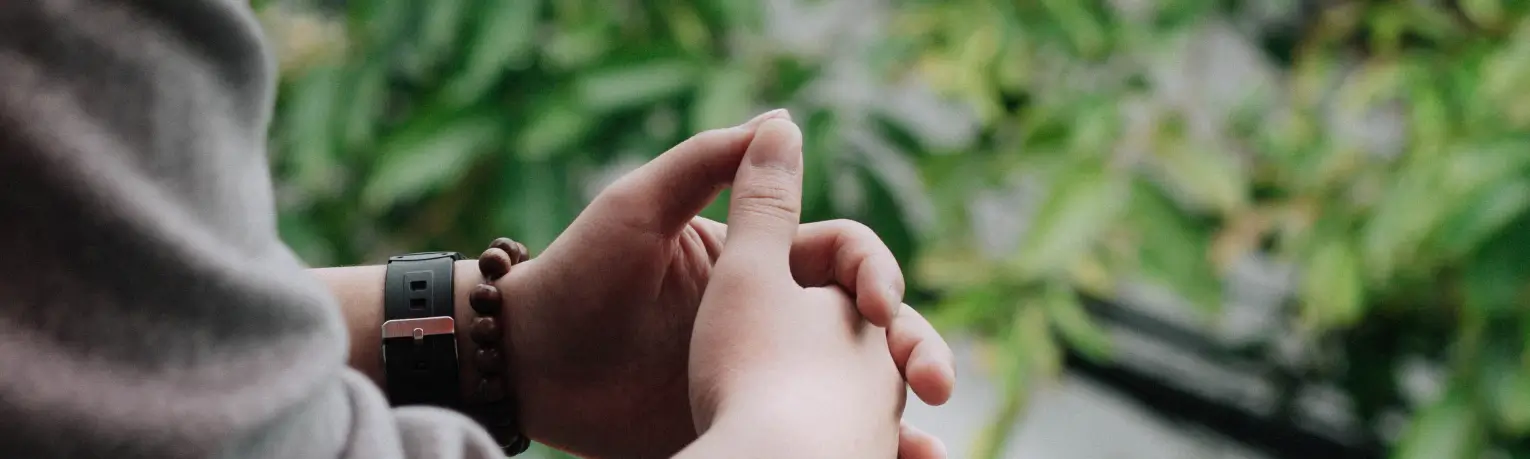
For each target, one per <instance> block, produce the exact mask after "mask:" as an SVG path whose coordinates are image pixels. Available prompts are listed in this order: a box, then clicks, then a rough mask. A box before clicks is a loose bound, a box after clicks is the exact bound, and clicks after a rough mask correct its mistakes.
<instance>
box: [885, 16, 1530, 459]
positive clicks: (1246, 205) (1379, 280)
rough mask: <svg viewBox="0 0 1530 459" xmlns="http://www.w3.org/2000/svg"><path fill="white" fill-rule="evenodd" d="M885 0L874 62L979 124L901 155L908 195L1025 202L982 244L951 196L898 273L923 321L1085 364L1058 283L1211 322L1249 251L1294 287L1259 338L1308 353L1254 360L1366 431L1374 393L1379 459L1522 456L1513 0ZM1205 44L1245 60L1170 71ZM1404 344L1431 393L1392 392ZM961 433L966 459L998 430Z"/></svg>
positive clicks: (1525, 420)
mask: <svg viewBox="0 0 1530 459" xmlns="http://www.w3.org/2000/svg"><path fill="white" fill-rule="evenodd" d="M900 9H901V10H902V11H901V13H902V15H903V16H902V19H901V20H900V21H899V27H900V29H899V33H900V37H901V40H900V41H897V42H894V43H890V44H889V45H888V46H889V47H890V48H893V49H894V50H896V51H895V56H897V57H895V58H893V59H891V61H892V62H895V64H894V65H893V66H892V69H893V70H894V71H907V72H915V73H916V74H917V75H919V76H920V77H922V78H924V79H925V80H926V81H929V82H930V83H932V84H933V85H935V86H937V87H939V88H940V89H942V90H944V91H945V92H946V93H947V94H949V95H951V96H953V97H956V98H958V99H960V100H963V101H965V102H966V103H968V104H970V106H972V107H973V108H974V109H975V111H976V112H977V114H978V116H979V117H980V119H981V120H982V123H983V126H984V131H983V133H982V135H981V136H980V139H978V140H977V141H976V142H975V144H974V145H972V146H970V147H964V148H962V149H958V150H955V151H945V152H939V153H943V154H940V155H932V157H929V158H927V159H926V160H925V161H923V162H922V163H921V167H922V170H923V171H924V172H925V179H927V183H928V184H929V186H930V187H931V189H932V192H933V193H934V194H935V195H937V196H942V195H944V196H970V195H972V193H973V192H974V190H984V189H1012V190H1013V189H1019V190H1023V193H1012V194H1018V195H1023V197H1027V198H1032V199H1034V200H1036V202H1035V203H1034V205H1029V206H1017V207H1015V208H1020V209H1033V210H1031V211H1029V220H1028V221H1029V224H1028V227H1027V228H1026V229H1025V230H1024V231H1023V236H1021V238H1020V241H1019V242H1018V243H1017V244H1010V245H1007V246H1006V247H1010V248H1008V249H1005V250H997V251H996V250H994V248H993V247H994V244H993V243H992V242H991V241H983V240H980V239H979V238H976V237H975V236H974V234H975V233H974V232H973V231H971V229H972V228H969V227H963V225H967V224H968V223H967V222H970V221H972V219H971V216H970V215H960V213H961V212H965V211H966V210H965V209H966V207H964V206H962V205H961V204H962V202H960V201H958V202H955V203H954V204H953V208H954V209H958V210H955V212H956V213H957V214H954V215H950V216H948V217H950V218H946V219H942V221H943V222H945V223H947V224H948V225H950V226H948V227H946V228H942V230H941V231H937V232H936V233H937V234H938V237H936V238H935V239H934V240H933V241H932V242H931V244H933V246H932V248H933V249H926V250H925V251H924V253H927V254H929V256H927V257H924V258H922V259H921V263H922V269H921V271H920V272H921V273H922V274H923V276H922V280H924V281H925V282H926V285H927V286H929V287H933V288H937V289H940V290H943V291H944V292H945V293H946V295H945V297H946V298H948V299H949V301H947V306H948V308H947V309H945V310H943V311H942V313H941V315H942V317H943V318H944V319H946V322H947V323H954V324H964V325H966V326H968V327H970V328H973V329H976V330H979V331H982V332H984V333H985V334H986V335H987V336H992V337H995V338H996V341H995V343H997V344H996V345H997V346H999V347H1000V349H1001V352H999V355H1003V356H1005V357H1004V358H1003V359H1001V360H1000V362H999V363H1000V364H1001V365H1003V366H1005V367H1007V368H1008V369H1007V370H1005V371H1006V372H1005V373H1004V374H1006V375H1007V377H1008V378H1009V379H1010V381H1009V382H1008V384H1010V385H1012V386H1013V385H1019V384H1023V381H1025V380H1026V379H1028V378H1031V376H1029V375H1031V374H1034V373H1047V372H1051V371H1054V369H1055V367H1056V366H1057V364H1056V360H1057V356H1056V355H1057V353H1058V350H1057V348H1056V347H1055V346H1054V345H1053V344H1052V343H1050V342H1049V341H1048V340H1038V339H1036V338H1035V337H1033V336H1030V335H1031V334H1034V333H1047V332H1048V331H1050V333H1051V334H1052V335H1054V336H1056V337H1057V338H1059V339H1060V340H1061V341H1062V342H1065V343H1067V345H1068V346H1071V347H1072V348H1074V349H1076V350H1078V351H1079V352H1080V353H1082V354H1084V355H1086V356H1094V357H1095V358H1108V357H1107V356H1108V354H1109V348H1110V346H1109V344H1110V341H1109V339H1108V337H1107V335H1105V334H1104V333H1102V332H1101V331H1100V329H1099V328H1098V327H1096V326H1095V325H1094V324H1091V323H1090V320H1089V316H1088V315H1086V314H1083V313H1082V312H1080V306H1079V304H1080V303H1079V301H1078V299H1077V297H1076V296H1075V294H1074V293H1073V292H1081V293H1082V294H1085V295H1089V296H1094V297H1100V298H1116V297H1117V296H1118V295H1119V294H1120V287H1121V286H1122V285H1125V284H1150V285H1156V286H1158V287H1161V288H1163V289H1165V290H1168V291H1171V292H1175V293H1177V294H1178V296H1179V297H1182V298H1184V299H1186V300H1187V303H1188V304H1193V305H1196V306H1199V307H1200V310H1202V311H1204V312H1205V313H1206V317H1208V319H1214V318H1215V317H1217V312H1218V310H1219V307H1220V305H1221V304H1222V303H1223V299H1222V296H1223V295H1222V293H1223V292H1222V290H1223V285H1224V282H1225V281H1226V280H1227V279H1230V278H1232V271H1233V269H1234V268H1235V267H1236V266H1237V264H1238V263H1240V262H1243V261H1245V260H1248V259H1249V258H1250V257H1252V256H1256V255H1257V256H1261V257H1263V256H1268V257H1270V258H1271V259H1273V260H1274V261H1275V262H1277V263H1284V264H1288V265H1290V266H1294V267H1296V270H1297V272H1298V273H1299V276H1300V278H1301V281H1300V283H1299V286H1298V287H1297V288H1295V289H1294V291H1292V292H1290V296H1289V300H1288V306H1289V310H1288V311H1289V316H1288V317H1289V321H1288V322H1287V324H1288V325H1287V326H1285V327H1279V328H1278V329H1272V330H1268V332H1267V335H1266V336H1264V337H1262V338H1263V339H1264V342H1265V344H1266V345H1268V347H1270V348H1273V347H1274V343H1275V342H1276V341H1277V340H1278V339H1282V338H1283V337H1284V336H1286V335H1293V334H1294V335H1296V336H1299V337H1301V338H1302V341H1303V342H1304V345H1305V346H1306V347H1307V348H1309V349H1310V350H1311V351H1312V354H1313V355H1316V356H1319V358H1310V359H1297V361H1296V362H1282V364H1283V365H1286V366H1287V367H1289V368H1287V370H1289V371H1290V373H1292V374H1296V375H1299V376H1300V377H1301V378H1304V379H1309V380H1314V381H1323V382H1330V383H1333V384H1335V385H1337V386H1339V387H1342V388H1343V389H1344V390H1345V391H1346V392H1348V395H1349V396H1350V398H1351V401H1352V403H1353V409H1354V411H1355V415H1356V416H1357V417H1358V418H1359V419H1360V420H1361V421H1362V423H1363V424H1364V428H1366V429H1368V430H1371V431H1372V432H1378V433H1379V435H1380V436H1381V437H1382V438H1390V437H1389V436H1388V435H1387V434H1386V433H1385V430H1386V429H1385V427H1384V426H1383V425H1382V423H1381V422H1380V420H1381V418H1382V415H1383V414H1384V413H1387V412H1389V411H1396V412H1401V413H1404V414H1405V415H1407V416H1410V417H1411V418H1412V420H1411V421H1410V424H1411V426H1410V427H1408V428H1406V429H1404V431H1403V432H1401V435H1400V438H1399V439H1398V440H1396V442H1395V446H1396V448H1395V451H1394V454H1395V455H1396V456H1397V457H1403V458H1447V457H1450V458H1454V457H1463V458H1464V457H1478V456H1479V455H1480V454H1483V453H1484V452H1486V451H1489V450H1497V451H1499V452H1508V453H1512V454H1514V455H1515V457H1519V456H1521V455H1524V454H1530V450H1527V449H1526V445H1527V442H1526V439H1527V436H1526V434H1527V433H1530V410H1527V409H1526V403H1527V402H1530V353H1526V349H1525V337H1526V336H1527V334H1530V328H1527V327H1530V297H1527V291H1526V286H1527V281H1530V215H1527V214H1526V213H1525V209H1526V207H1527V206H1530V110H1527V109H1526V107H1530V105H1527V104H1530V16H1527V12H1530V5H1527V2H1522V1H1498V0H1466V1H1460V2H1442V1H1411V2H1392V1H1359V0H1352V1H1328V2H1296V1H1276V2H1235V1H1221V2H1210V1H1189V0H1159V1H1112V2H1105V1H1098V0H1096V1H1062V0H1057V1H1050V0H1041V1H1028V2H1007V1H1004V2H1000V1H968V2H934V1H929V2H923V1H914V2H904V3H901V4H900ZM1218 32H1229V33H1227V34H1221V35H1219V34H1218ZM1229 37H1230V38H1229ZM1216 41H1241V42H1246V43H1250V44H1252V46H1251V47H1250V48H1251V49H1253V50H1254V51H1255V52H1254V53H1252V54H1256V56H1255V59H1252V60H1250V61H1249V62H1248V63H1243V62H1241V61H1239V62H1237V63H1233V64H1227V65H1223V66H1221V68H1222V69H1223V71H1222V73H1211V74H1200V75H1197V74H1195V73H1194V70H1195V68H1196V67H1195V66H1197V65H1199V66H1201V67H1202V68H1206V67H1210V68H1217V67H1218V66H1217V65H1216V63H1215V62H1210V63H1207V62H1200V61H1206V60H1213V59H1218V57H1215V56H1217V55H1211V56H1214V57H1208V55H1207V54H1200V55H1197V54H1196V52H1197V51H1202V52H1203V51H1207V48H1208V47H1210V46H1215V43H1212V42H1216ZM1224 56H1225V55H1224ZM1234 57H1236V56H1234ZM1197 59H1199V60H1200V61H1197ZM1248 66H1254V67H1268V68H1267V69H1262V68H1252V69H1250V68H1238V67H1248ZM1229 67H1231V68H1230V69H1229ZM1187 70H1189V71H1187ZM1229 80H1231V81H1229ZM1378 124H1379V125H1381V126H1383V129H1384V127H1385V126H1395V128H1394V129H1393V130H1392V132H1391V133H1390V134H1388V133H1386V132H1383V133H1381V134H1380V135H1377V134H1375V133H1374V130H1375V127H1376V126H1377V125H1378ZM1368 128H1369V129H1371V131H1367V129H1368ZM1388 137H1395V138H1396V139H1395V141H1388ZM974 177H978V178H981V180H977V181H974V180H973V178H974ZM1001 245H1003V244H1001ZM989 324H1013V325H1011V326H1007V327H999V328H997V329H990V328H991V325H989ZM1017 334H1018V335H1021V336H1015V335H1017ZM1265 358H1266V359H1267V360H1269V361H1274V362H1280V359H1279V358H1278V357H1277V356H1275V355H1274V351H1273V350H1269V351H1268V352H1267V353H1266V354H1265ZM1412 358H1421V359H1423V360H1424V361H1427V362H1437V363H1438V364H1439V365H1441V366H1442V367H1443V369H1444V373H1445V374H1446V375H1447V376H1446V377H1445V379H1446V381H1447V382H1446V387H1445V388H1444V389H1443V390H1442V391H1441V392H1442V393H1440V394H1433V396H1431V397H1425V399H1423V400H1412V399H1409V397H1407V396H1406V394H1405V393H1404V392H1405V391H1403V390H1401V389H1400V387H1399V385H1400V382H1399V380H1400V379H1401V375H1402V373H1403V372H1402V370H1401V367H1402V366H1403V362H1405V361H1408V360H1409V359H1412ZM1024 393H1025V391H1024V390H1021V389H1019V388H1016V389H1013V390H1011V391H1010V394H1011V399H1010V401H1009V402H1008V403H1006V406H1010V405H1019V404H1021V403H1023V402H1022V401H1023V394H1024ZM1019 413H1020V410H1018V409H1011V410H1005V411H1004V412H1003V413H1002V415H1001V418H1000V419H999V423H998V424H997V425H999V426H1005V425H1008V423H1010V422H1013V421H1014V419H1015V418H1017V417H1018V416H1019ZM1409 413H1416V414H1409ZM1003 431H1006V430H1005V429H1002V428H1000V429H998V430H996V432H1003ZM984 444H985V445H986V448H987V449H985V451H986V453H985V454H986V455H987V456H989V457H992V456H994V455H996V454H998V451H999V450H1000V449H999V448H1000V447H1001V446H1002V444H1003V435H990V436H989V437H988V439H987V440H986V441H985V443H984Z"/></svg>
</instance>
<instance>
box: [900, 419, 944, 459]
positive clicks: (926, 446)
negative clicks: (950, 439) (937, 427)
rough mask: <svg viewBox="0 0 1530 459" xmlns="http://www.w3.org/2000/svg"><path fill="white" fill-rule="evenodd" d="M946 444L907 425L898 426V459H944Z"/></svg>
mask: <svg viewBox="0 0 1530 459" xmlns="http://www.w3.org/2000/svg"><path fill="white" fill-rule="evenodd" d="M945 458H946V443H945V442H943V441H940V438H937V437H935V436H934V435H930V434H929V433H926V432H925V431H922V430H919V429H918V428H916V427H914V426H911V425H908V424H907V423H904V424H900V425H899V426H898V459H945Z"/></svg>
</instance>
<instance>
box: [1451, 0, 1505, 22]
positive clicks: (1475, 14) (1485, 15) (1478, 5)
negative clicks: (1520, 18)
mask: <svg viewBox="0 0 1530 459" xmlns="http://www.w3.org/2000/svg"><path fill="white" fill-rule="evenodd" d="M1458 4H1459V5H1460V7H1461V12H1462V13H1465V14H1466V17H1467V18H1470V19H1471V20H1472V22H1475V23H1477V25H1479V26H1482V27H1493V26H1496V25H1498V24H1499V23H1500V21H1502V20H1503V0H1461V1H1460V2H1458Z"/></svg>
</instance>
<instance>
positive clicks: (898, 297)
mask: <svg viewBox="0 0 1530 459" xmlns="http://www.w3.org/2000/svg"><path fill="white" fill-rule="evenodd" d="M887 299H888V300H890V302H891V304H892V310H893V313H892V317H894V318H896V317H898V313H899V312H902V311H903V283H902V282H898V281H893V282H891V283H888V284H887Z"/></svg>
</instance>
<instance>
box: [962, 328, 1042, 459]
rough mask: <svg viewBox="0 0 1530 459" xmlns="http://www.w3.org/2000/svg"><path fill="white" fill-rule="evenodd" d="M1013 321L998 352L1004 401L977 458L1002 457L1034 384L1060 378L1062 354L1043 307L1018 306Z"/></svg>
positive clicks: (990, 423)
mask: <svg viewBox="0 0 1530 459" xmlns="http://www.w3.org/2000/svg"><path fill="white" fill-rule="evenodd" d="M1016 307H1018V308H1019V310H1018V311H1015V313H1014V318H1013V322H1012V324H1011V325H1010V327H1009V330H1008V331H1007V333H1006V334H1005V340H1004V341H1003V343H1002V344H1001V345H1000V349H999V352H998V355H997V357H998V359H999V360H998V367H999V368H998V372H999V381H1000V384H1001V389H1000V392H999V393H1000V394H1001V395H1002V396H1003V397H1004V402H1003V403H1001V404H1000V405H999V410H998V413H996V414H995V415H994V418H993V420H991V421H989V425H988V427H987V428H986V429H984V431H983V433H982V435H981V436H980V437H979V439H978V442H977V443H978V444H977V448H976V451H975V452H974V453H973V457H980V458H998V457H1000V454H1002V453H1003V451H1004V445H1005V444H1006V443H1007V442H1008V440H1009V437H1010V435H1009V433H1008V432H1009V431H1010V429H1011V428H1012V427H1013V426H1014V424H1015V422H1016V421H1018V420H1019V419H1020V415H1021V413H1023V412H1024V408H1025V402H1026V401H1027V395H1028V393H1029V392H1030V388H1031V386H1032V384H1034V383H1035V382H1036V381H1038V380H1041V379H1043V378H1048V377H1052V376H1053V375H1056V374H1057V372H1058V371H1060V370H1061V368H1062V359H1061V356H1062V353H1061V352H1060V351H1059V350H1058V349H1057V345H1056V343H1055V342H1054V341H1053V340H1052V336H1051V333H1050V332H1049V331H1048V330H1047V318H1046V314H1045V312H1043V311H1042V310H1041V309H1040V308H1034V307H1025V306H1016Z"/></svg>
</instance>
